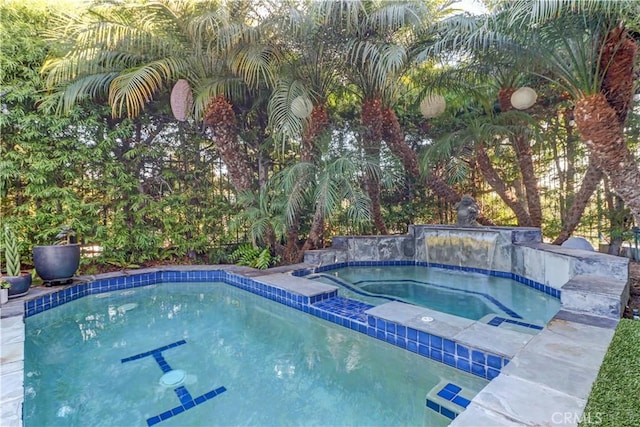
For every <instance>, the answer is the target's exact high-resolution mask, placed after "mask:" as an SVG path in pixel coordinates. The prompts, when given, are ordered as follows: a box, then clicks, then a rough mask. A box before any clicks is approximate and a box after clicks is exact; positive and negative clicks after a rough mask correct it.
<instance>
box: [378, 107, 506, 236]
mask: <svg viewBox="0 0 640 427" xmlns="http://www.w3.org/2000/svg"><path fill="white" fill-rule="evenodd" d="M383 120H384V121H383V123H384V127H383V136H384V140H385V142H386V143H387V146H388V147H389V150H391V152H392V153H393V154H394V155H395V156H396V157H398V158H399V159H400V161H402V164H403V165H404V167H405V169H406V171H407V172H408V173H409V174H411V175H413V176H414V177H415V179H416V180H422V181H423V182H424V184H425V185H426V186H427V187H429V189H430V190H431V191H432V192H433V193H434V194H435V195H436V196H438V197H440V198H441V199H443V200H444V201H445V202H447V203H450V204H452V205H455V204H456V203H458V202H459V201H460V199H461V198H462V196H461V195H460V193H458V192H457V191H456V190H454V189H453V188H452V187H451V186H450V185H449V184H447V183H446V182H445V181H444V180H443V179H442V178H440V177H439V176H437V175H436V174H434V173H429V174H427V176H425V177H424V178H423V177H422V174H421V173H420V169H419V167H418V156H417V155H416V152H415V151H414V150H412V149H411V147H409V145H407V142H406V141H405V138H404V133H403V132H402V128H401V127H400V123H399V122H398V118H397V116H396V114H395V113H394V111H393V110H392V109H391V108H389V107H386V108H385V109H384V110H383ZM478 222H479V223H480V224H483V225H494V224H493V222H491V220H489V219H488V218H487V217H485V216H484V215H483V214H482V213H480V215H479V216H478Z"/></svg>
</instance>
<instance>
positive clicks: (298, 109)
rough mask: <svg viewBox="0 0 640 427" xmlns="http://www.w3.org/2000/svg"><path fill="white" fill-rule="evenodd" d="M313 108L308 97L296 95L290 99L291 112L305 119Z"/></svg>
mask: <svg viewBox="0 0 640 427" xmlns="http://www.w3.org/2000/svg"><path fill="white" fill-rule="evenodd" d="M312 110H313V104H312V103H311V101H310V100H309V98H307V97H305V96H298V97H296V98H294V99H293V101H291V112H292V113H293V115H294V116H296V117H298V118H300V119H306V118H307V117H309V115H310V114H311V111H312Z"/></svg>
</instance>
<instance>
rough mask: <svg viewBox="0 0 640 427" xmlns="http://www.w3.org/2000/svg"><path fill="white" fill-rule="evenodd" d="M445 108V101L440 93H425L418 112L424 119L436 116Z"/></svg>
mask: <svg viewBox="0 0 640 427" xmlns="http://www.w3.org/2000/svg"><path fill="white" fill-rule="evenodd" d="M445 108H447V101H445V99H444V96H442V95H435V94H431V95H427V96H425V97H424V99H423V100H422V102H421V103H420V112H421V113H422V115H423V116H424V117H425V118H426V119H431V118H433V117H438V116H439V115H440V114H442V113H444V110H445Z"/></svg>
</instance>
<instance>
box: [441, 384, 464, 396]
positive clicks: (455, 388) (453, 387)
mask: <svg viewBox="0 0 640 427" xmlns="http://www.w3.org/2000/svg"><path fill="white" fill-rule="evenodd" d="M443 390H447V391H450V392H451V393H453V394H458V393H460V392H461V391H462V387H459V386H457V385H455V384H452V383H448V384H447V385H445V386H444V389H443Z"/></svg>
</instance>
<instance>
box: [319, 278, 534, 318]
mask: <svg viewBox="0 0 640 427" xmlns="http://www.w3.org/2000/svg"><path fill="white" fill-rule="evenodd" d="M325 277H331V276H325ZM379 282H383V283H417V284H421V285H427V286H432V287H434V288H440V289H446V290H449V291H453V292H461V293H465V294H470V295H478V296H480V297H483V298H485V299H486V300H487V301H489V302H490V303H492V304H493V305H495V306H496V307H498V308H499V309H500V310H502V311H503V312H504V313H505V314H508V315H509V316H511V317H513V318H516V319H522V316H520V315H519V314H518V313H516V312H515V311H513V310H512V309H510V308H509V307H507V306H506V305H504V304H502V303H501V302H500V301H498V300H497V299H496V298H495V297H493V296H491V295H489V294H487V293H484V292H478V291H472V290H469V289H458V288H452V287H451V286H446V285H439V284H437V283H431V282H423V281H420V280H413V279H401V280H360V281H358V282H354V285H359V284H361V283H379ZM343 286H344V285H343ZM349 289H351V290H353V289H352V287H350V288H349ZM393 300H394V301H401V302H406V301H402V300H396V299H393Z"/></svg>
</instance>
